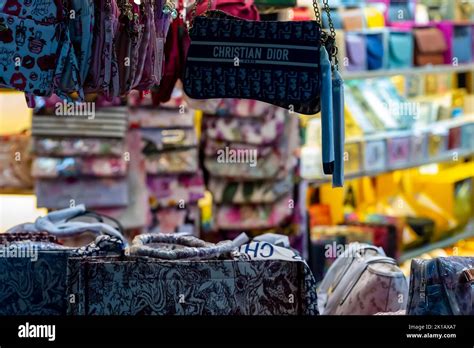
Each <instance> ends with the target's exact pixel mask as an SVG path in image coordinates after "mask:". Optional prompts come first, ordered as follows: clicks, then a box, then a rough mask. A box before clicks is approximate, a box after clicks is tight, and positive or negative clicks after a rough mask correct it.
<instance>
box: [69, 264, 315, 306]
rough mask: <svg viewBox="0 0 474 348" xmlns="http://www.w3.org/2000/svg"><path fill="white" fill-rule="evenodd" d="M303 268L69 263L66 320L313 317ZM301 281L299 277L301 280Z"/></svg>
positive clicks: (307, 274)
mask: <svg viewBox="0 0 474 348" xmlns="http://www.w3.org/2000/svg"><path fill="white" fill-rule="evenodd" d="M303 266H304V263H303V262H290V261H282V260H271V261H231V260H224V261H198V262H196V261H178V262H176V261H156V260H153V259H151V258H126V259H124V260H119V259H113V258H108V259H104V258H102V259H89V260H86V259H70V263H69V264H68V293H70V294H74V295H75V298H76V302H75V303H70V304H69V307H68V313H69V314H76V315H111V314H114V315H298V314H299V315H301V314H303V315H316V314H317V309H316V301H315V297H314V296H315V292H314V285H315V284H314V279H313V281H311V278H312V275H311V272H310V271H309V270H308V269H307V268H304V267H303ZM301 275H303V276H302V277H301Z"/></svg>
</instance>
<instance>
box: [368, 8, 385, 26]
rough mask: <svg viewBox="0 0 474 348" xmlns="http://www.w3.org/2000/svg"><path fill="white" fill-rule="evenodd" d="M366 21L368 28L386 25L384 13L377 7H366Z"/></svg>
mask: <svg viewBox="0 0 474 348" xmlns="http://www.w3.org/2000/svg"><path fill="white" fill-rule="evenodd" d="M364 14H365V23H367V28H383V27H385V17H384V14H383V13H382V12H381V11H380V10H379V9H378V8H376V7H366V8H364Z"/></svg>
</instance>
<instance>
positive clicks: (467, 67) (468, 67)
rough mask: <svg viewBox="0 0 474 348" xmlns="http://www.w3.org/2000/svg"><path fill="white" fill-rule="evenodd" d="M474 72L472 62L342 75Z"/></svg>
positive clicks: (373, 76) (361, 77) (357, 77)
mask: <svg viewBox="0 0 474 348" xmlns="http://www.w3.org/2000/svg"><path fill="white" fill-rule="evenodd" d="M464 72H474V63H471V64H461V65H458V66H453V65H430V66H424V67H415V68H407V69H383V70H370V71H360V72H343V73H342V77H343V78H344V79H345V80H358V79H370V78H377V77H390V76H397V75H429V74H445V73H448V74H454V73H464Z"/></svg>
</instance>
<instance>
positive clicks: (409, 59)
mask: <svg viewBox="0 0 474 348" xmlns="http://www.w3.org/2000/svg"><path fill="white" fill-rule="evenodd" d="M413 54H414V41H413V35H412V33H411V32H397V31H392V32H390V34H389V38H388V57H389V58H388V66H389V68H390V69H401V68H410V67H411V66H412V65H413Z"/></svg>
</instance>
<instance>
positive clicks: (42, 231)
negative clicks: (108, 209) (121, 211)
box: [0, 206, 126, 315]
mask: <svg viewBox="0 0 474 348" xmlns="http://www.w3.org/2000/svg"><path fill="white" fill-rule="evenodd" d="M82 216H92V217H94V218H95V219H97V220H98V222H86V221H77V220H76V219H78V218H80V217H82ZM103 218H104V217H101V216H98V215H97V214H94V213H90V212H88V211H86V209H85V207H84V206H77V207H75V208H68V209H64V210H61V211H56V212H52V213H50V214H48V215H46V216H45V217H40V218H38V219H37V220H36V221H35V223H26V224H21V225H18V226H15V227H13V228H12V229H10V230H8V231H7V232H6V233H5V234H2V238H1V240H0V256H1V257H0V315H65V314H66V307H67V302H70V301H71V300H72V299H73V298H71V296H70V295H68V294H67V292H66V270H67V261H68V259H69V258H70V257H72V256H75V257H81V258H82V257H86V256H96V257H97V256H112V255H116V256H117V255H121V254H122V253H123V249H124V247H125V246H126V242H125V239H124V238H123V236H122V234H121V227H120V225H119V224H117V229H116V228H115V227H113V226H112V225H109V224H107V223H104V220H103ZM85 233H94V234H96V235H98V236H97V238H95V241H93V242H91V243H89V244H88V245H85V246H82V247H67V246H64V245H62V244H60V243H58V239H63V240H66V239H69V238H70V237H75V236H79V235H81V234H85Z"/></svg>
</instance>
